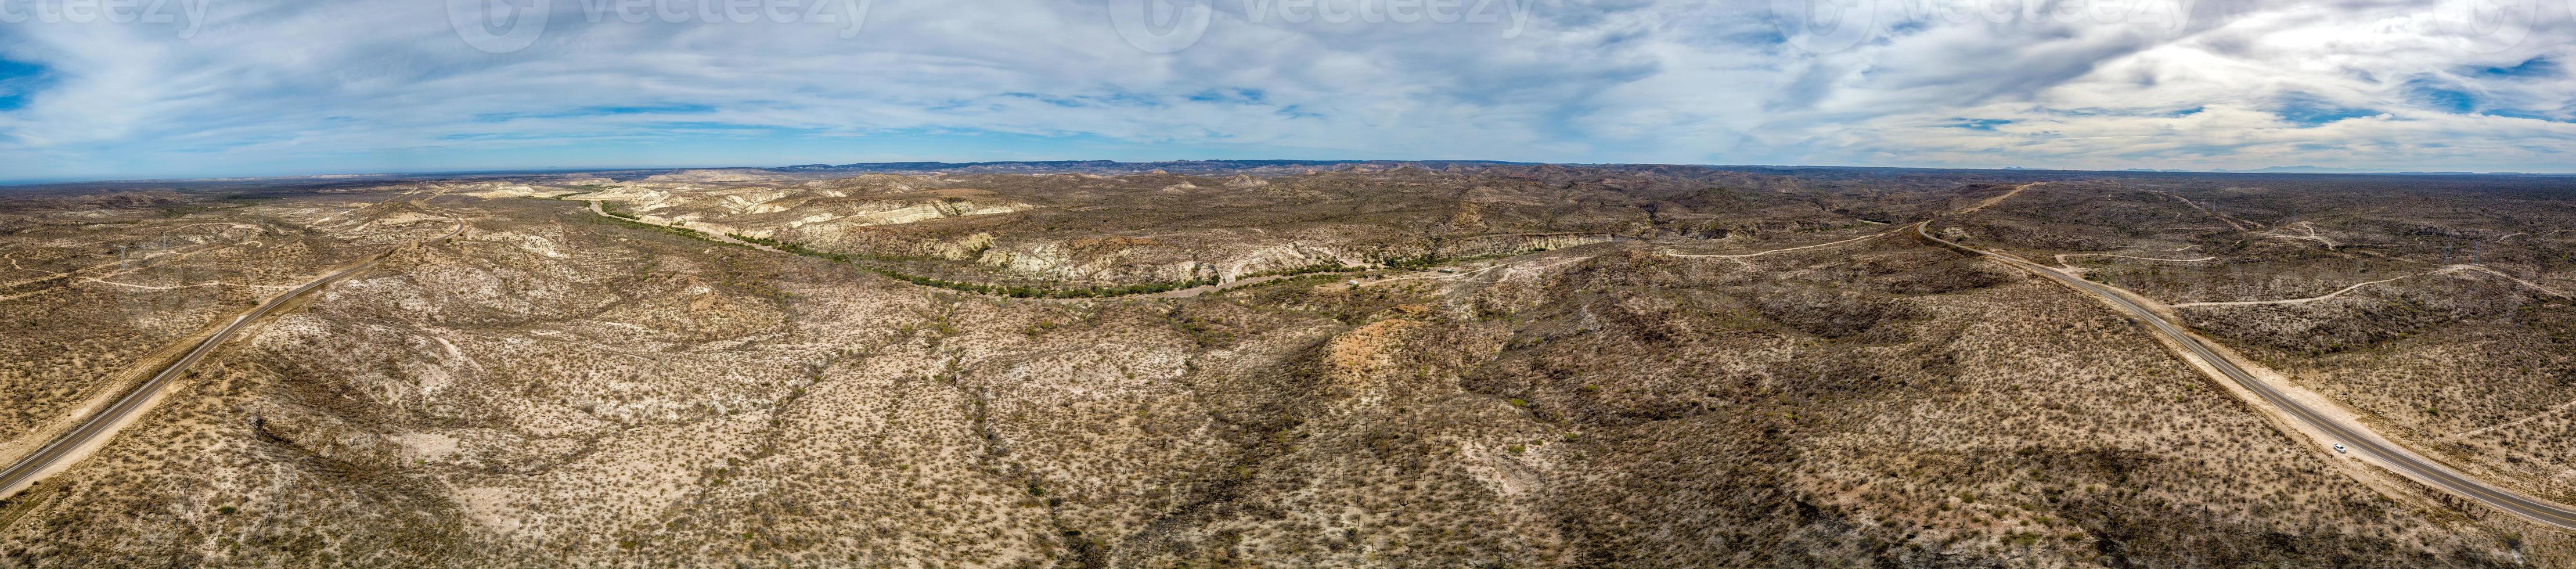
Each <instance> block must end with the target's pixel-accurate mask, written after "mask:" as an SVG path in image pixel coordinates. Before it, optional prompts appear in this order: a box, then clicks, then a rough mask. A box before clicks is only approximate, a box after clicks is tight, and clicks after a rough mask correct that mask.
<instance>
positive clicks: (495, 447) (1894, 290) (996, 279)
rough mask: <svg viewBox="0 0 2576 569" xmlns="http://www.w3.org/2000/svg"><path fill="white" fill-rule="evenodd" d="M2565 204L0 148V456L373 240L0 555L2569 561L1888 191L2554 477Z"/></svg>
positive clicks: (2565, 462)
mask: <svg viewBox="0 0 2576 569" xmlns="http://www.w3.org/2000/svg"><path fill="white" fill-rule="evenodd" d="M2571 189H2576V184H2571V182H2570V181H2569V180H2564V179H2550V178H2510V177H2437V176H2427V177H2366V176H2250V175H2248V176H2218V175H2180V174H2113V173H2082V172H2038V171H1926V170H1871V169H1764V168H1711V167H1677V166H1606V167H1571V166H1552V165H1514V164H1495V163H1430V164H1402V163H1285V162H1282V163H1237V164H1216V163H1179V164H1170V165H1154V166H1151V167H1136V166H1132V165H1116V164H1109V165H1102V164H1093V163H1080V164H1060V165H1025V164H1022V165H1008V164H980V165H936V164H908V165H852V166H844V167H824V166H816V167H796V168H783V169H741V170H709V171H676V172H671V171H664V172H600V173H583V174H570V175H561V174H547V175H528V176H501V177H483V178H472V179H425V180H375V181H368V182H364V183H334V184H314V183H287V182H278V183H274V184H269V185H257V184H250V185H243V184H227V185H220V186H215V185H207V186H191V185H186V184H176V185H164V186H154V187H125V186H119V187H78V188H59V189H49V190H46V191H42V192H36V191H29V192H27V193H23V194H12V193H8V192H10V190H6V189H0V258H5V259H7V260H8V261H9V263H10V264H7V265H0V270H6V271H9V272H8V273H6V274H0V278H5V279H7V281H6V283H4V284H6V285H7V287H6V288H0V318H5V319H6V320H5V324H0V337H5V338H7V340H8V341H7V342H5V343H0V409H5V411H0V441H5V442H0V445H5V446H0V461H5V460H15V459H16V457H18V456H20V455H22V454H25V453H27V452H29V450H31V449H33V448H34V447H36V446H37V445H41V444H43V443H44V442H45V441H46V440H49V437H51V436H53V433H57V432H61V431H64V430H66V429H69V428H70V426H71V425H73V424H76V423H78V422H79V421H80V419H81V418H82V417H83V416H84V415H85V414H87V413H89V412H92V411H93V409H94V408H95V407H98V403H97V402H99V401H104V400H108V399H112V398H114V397H115V396H118V395H121V394H122V391H123V390H124V389H128V388H130V387H131V385H132V384H133V383H134V382H135V381H136V380H137V378H140V377H143V376H146V375H149V374H150V373H152V372H154V371H158V369H159V366H161V365H163V364H166V363H167V362H168V361H169V360H171V359H173V358H174V357H175V354H176V353H178V352H180V351H183V349H184V347H186V346H187V345H188V343H187V340H188V338H190V337H191V336H192V335H199V334H204V333H207V332H208V331H211V330H214V329H216V328H217V327H218V326H220V325H222V324H223V323H225V322H228V321H229V320H230V319H232V318H233V317H234V316H235V315H237V314H240V313H241V312H242V311H243V310H244V309H247V308H249V307H250V306H251V305H253V304H256V303H257V302H258V301H260V300H263V299H265V298H267V297H269V296H270V295H273V294H276V293H278V292H280V291H284V290H287V289H290V288H292V287H294V286H296V285H299V284H302V283H303V282H305V281H307V280H310V279H312V278H315V277H316V276H318V275H321V274H324V273H326V272H327V271H329V270H331V269H332V268H334V267H337V266H343V265H345V264H347V263H351V262H353V261H356V260H359V259H363V258H368V257H369V256H371V255H377V254H380V253H381V254H383V255H384V256H383V257H382V258H383V261H382V262H381V263H380V264H378V265H376V266H374V267H372V268H370V269H368V270H366V271H363V272H360V273H358V274H355V275H353V276H350V277H349V278H348V279H347V280H344V281H340V282H337V283H335V284H331V285H329V286H328V287H326V288H322V289H320V290H319V291H317V292H315V293H312V294H310V295H308V296H307V297H304V298H303V299H302V300H299V301H297V302H295V303H293V304H292V305H290V306H288V307H286V308H284V309H281V310H280V311H278V312H276V313H272V314H271V315H269V316H267V317H266V318H264V319H261V320H260V321H258V322H256V323H254V324H253V325H252V326H251V327H250V328H249V329H248V331H247V332H245V333H244V335H242V336H239V337H236V338H233V339H232V340H231V341H230V342H227V343H225V344H224V345H223V346H222V347H221V348H220V349H217V350H215V351H213V353H212V355H210V356H208V357H207V358H206V359H205V360H204V361H202V362H200V363H197V364H196V365H194V366H193V367H192V368H191V370H192V371H191V373H189V374H188V375H186V376H184V377H183V378H182V379H181V380H179V381H177V382H174V383H172V384H171V385H169V386H167V387H165V388H164V390H163V392H162V394H161V399H159V400H158V401H157V402H156V403H154V404H153V405H152V406H151V407H149V408H148V410H146V411H144V412H141V413H140V414H139V415H137V416H136V417H135V418H134V419H132V421H131V422H130V423H128V424H124V425H123V426H122V428H121V429H120V430H117V431H116V432H115V433H114V436H113V438H111V439H107V441H108V442H106V443H105V444H103V445H101V446H99V447H98V448H97V449H96V450H95V451H94V452H86V453H82V454H80V455H78V458H77V460H76V461H69V462H68V464H69V466H68V467H65V468H62V469H60V471H59V472H58V473H56V474H53V475H51V476H49V477H46V478H44V479H42V480H41V481H40V482H37V483H35V484H33V485H32V486H29V487H27V488H26V489H24V490H22V491H17V492H15V493H14V494H12V495H10V496H7V497H6V498H5V499H0V566H5V567H71V566H83V567H86V566H140V565H179V566H365V567H383V566H403V567H486V566H489V567H519V566H528V567H536V566H567V565H569V566H796V567H810V566H868V567H879V566H883V567H1157V568H1160V567H1237V566H1259V567H1459V566H1476V567H1840V566H1876V567H2246V566H2255V567H2312V566H2334V567H2486V566H2495V567H2555V566H2568V565H2576V535H2571V534H2570V533H2568V532H2566V531H2564V530H2561V529H2556V528H2553V527H2551V526H2547V525H2544V524H2541V523H2535V522H2532V521H2529V520H2524V519H2521V518H2517V517H2514V516H2511V515H2507V514H2504V513H2501V512H2498V511H2496V510H2493V509H2490V508H2486V507H2484V506H2482V505H2480V504H2477V503H2473V502H2470V501H2467V500H2463V499H2460V498H2458V497H2456V496H2453V495H2451V494H2448V493H2444V492H2441V491H2439V490H2436V489H2432V488H2429V487H2425V486H2422V485H2417V484H2413V483H2411V482H2408V481H2407V480H2405V479H2403V478H2399V477H2394V476H2391V475H2388V474H2387V473H2385V472H2380V471H2375V470H2373V469H2372V468H2371V467H2369V466H2368V465H2367V464H2364V463H2360V462H2357V461H2353V460H2350V459H2349V458H2348V457H2341V456H2337V455H2335V454H2333V453H2332V451H2328V450H2324V449H2321V448H2318V447H2316V446H2315V445H2313V444H2311V443H2310V442H2308V441H2307V440H2306V439H2304V438H2301V437H2299V436H2298V435H2296V434H2294V433H2292V432H2288V431H2286V430H2285V429H2284V428H2283V427H2282V425H2281V424H2280V423H2279V421H2278V420H2276V419H2275V418H2274V415H2273V414H2272V412H2271V411H2268V410H2266V409H2264V408H2262V407H2259V406H2257V405H2254V404H2251V403H2248V402H2247V401H2246V400H2244V399H2242V398H2239V397H2237V396H2235V395H2232V394H2231V393H2230V392H2229V391H2228V389H2226V388H2225V387H2224V386H2222V385H2221V384H2219V383H2216V382H2214V381H2213V380H2212V379H2211V378H2210V377H2209V376H2207V375H2204V374H2203V373H2202V372H2200V371H2198V370H2196V369H2195V368H2194V367H2193V366H2192V365H2191V364H2189V363H2187V362H2186V361H2185V360H2182V359H2178V358H2177V357H2175V355H2174V352H2172V351H2171V350H2168V349H2167V348H2166V347H2165V346H2163V345H2160V344H2159V343H2158V340H2157V339H2156V338H2155V337H2153V336H2151V335H2149V334H2148V333H2147V332H2146V331H2145V329H2144V328H2142V327H2140V326H2139V325H2138V324H2137V323H2136V322H2135V321H2134V319H2131V318H2126V317H2123V316H2122V314H2121V313H2119V312H2116V311H2114V310H2113V309H2111V308H2110V307H2109V306H2108V305H2105V304H2103V303H2101V302H2098V301H2096V300H2095V299H2093V298H2091V297H2087V296H2085V295H2083V294H2080V293H2078V292H2077V291H2076V290H2074V289H2071V288H2069V287H2067V286H2061V285H2059V284H2056V283H2052V282H2050V281H2048V280H2046V279H2042V278H2038V277H2036V276H2034V275H2033V274H2032V273H2031V272H2028V271H2025V270H2023V269H2020V268H2017V267H2015V266H2012V265H2009V264H2006V263H2003V262H1999V261H1996V260H1992V259H1987V258H1982V257H1977V256H1971V255H1965V254H1961V253H1959V252H1957V251H1956V250H1953V249H1949V248H1944V247H1941V246H1936V245H1934V244H1932V243H1929V242H1927V241H1925V240H1923V239H1920V238H1918V237H1917V236H1916V234H1915V233H1914V231H1913V227H1914V226H1913V225H1912V224H1914V223H1917V222H1929V223H1928V225H1925V226H1924V227H1926V230H1927V231H1930V232H1937V234H1940V235H1946V236H1949V237H1950V238H1953V239H1955V240H1959V241H1961V242H1963V243H1967V244H1970V245H1972V246H1976V247H1986V248H1993V249H1996V250H1999V251H2004V252H2008V253H2011V254H2014V255H2017V256H2020V257H2023V258H2027V259H2031V260H2034V261H2044V262H2050V263H2056V264H2061V265H2062V266H2063V267H2064V268H2066V269H2069V270H2076V271H2080V272H2081V273H2082V274H2083V275H2084V276H2085V278H2088V279H2091V280H2094V281H2097V282H2103V283H2110V284H2114V285H2118V286H2120V287H2122V288H2124V289H2126V290H2129V291H2133V292H2135V293H2137V294H2138V295H2140V296H2142V297H2145V298H2147V299H2149V300H2151V301H2154V302H2157V303H2159V306H2158V308H2160V309H2165V310H2170V311H2171V312H2172V314H2174V315H2175V317H2176V318H2177V319H2178V320H2179V321H2181V322H2184V323H2186V324H2188V325H2189V326H2190V327H2192V328H2193V329H2194V330H2196V331H2197V332H2199V333H2201V334H2203V335H2205V336H2207V337H2209V338H2211V339H2212V340H2213V341H2216V342H2219V343H2222V344H2223V345H2225V346H2228V347H2230V348H2232V349H2233V350H2236V351H2238V352H2241V353H2243V354H2244V355H2245V356H2246V357H2247V358H2249V359H2251V360H2254V361H2256V362H2259V363H2261V364H2263V365H2266V366H2270V367H2271V368H2273V369H2277V370H2280V371H2281V372H2282V373H2284V374H2285V375H2287V376H2289V380H2290V381H2294V382H2296V383H2297V384H2298V385H2300V386H2303V387H2306V388H2308V389H2312V390H2314V391H2315V392H2317V393H2319V394H2322V395H2324V396H2327V397H2331V398H2334V399H2335V400H2337V401H2340V402H2342V403H2343V404H2344V405H2347V406H2349V407H2351V408H2352V410H2353V411H2354V412H2356V413H2358V414H2360V415H2361V416H2362V419H2363V420H2364V421H2367V422H2369V423H2370V424H2372V425H2375V426H2378V427H2379V428H2380V431H2381V433H2382V434H2385V435H2388V436H2389V437H2390V438H2391V439H2393V440H2396V441H2398V442H2400V443H2403V444H2405V445H2407V447H2408V448H2412V449H2416V450H2417V451H2418V452H2422V453H2425V454H2427V455H2429V456H2431V457H2433V458H2436V459H2438V460H2441V461H2442V462H2443V463H2444V464H2447V465H2450V466H2452V467H2454V468H2458V469H2460V470H2462V471H2463V472H2469V473H2473V474H2476V475H2478V476H2481V477H2492V478H2493V479H2494V480H2496V481H2498V482H2500V483H2503V484H2509V485H2511V486H2512V487H2513V488H2516V489H2518V490H2522V491H2526V492H2528V493H2530V494H2532V495H2535V496H2541V497H2545V498H2549V499H2555V500H2560V501H2562V502H2576V470H2571V468H2570V467H2571V465H2576V455H2571V454H2570V453H2571V451H2570V450H2569V449H2570V448H2576V447H2571V446H2570V444H2571V442H2576V441H2571V435H2570V433H2571V432H2576V431H2571V428H2576V408H2572V407H2576V384H2571V383H2570V382H2571V381H2576V380H2571V378H2576V356H2570V355H2569V354H2571V353H2576V350H2570V349H2569V348H2570V347H2571V346H2570V345H2569V344H2571V343H2576V305H2572V304H2571V300H2570V299H2569V298H2568V297H2567V296H2566V293H2569V292H2576V290H2571V289H2576V192H2571ZM459 227H461V228H462V230H461V232H460V233H456V234H455V236H454V237H453V238H449V239H446V240H444V241H437V240H435V239H433V238H435V237H439V236H441V235H442V234H446V233H448V232H450V231H451V230H455V229H457V228H459ZM2383 280H2385V282H2375V283H2374V282H2372V281H2383ZM2358 283H2371V284H2361V285H2360V286H2358V287H2354V288H2349V289H2347V287H2352V285H2355V284H2358ZM174 346H177V347H176V348H174Z"/></svg>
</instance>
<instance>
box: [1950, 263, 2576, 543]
mask: <svg viewBox="0 0 2576 569" xmlns="http://www.w3.org/2000/svg"><path fill="white" fill-rule="evenodd" d="M1930 225H1931V222H1928V221H1927V222H1922V223H1917V224H1915V226H1914V232H1915V234H1916V235H1920V236H1922V237H1923V238H1924V239H1927V240H1931V241H1933V242H1935V243H1940V244H1942V245H1947V246H1950V247H1952V248H1956V249H1959V250H1962V251H1968V252H1972V253H1976V254H1979V255H1984V256H1987V257H1991V258H1994V259H1997V260H2001V261H2003V262H2006V263H2011V264H2012V265H2014V266H2018V267H2021V268H2023V269H2027V270H2030V271H2031V272H2035V273H2039V274H2040V275H2043V276H2047V277H2048V278H2051V279H2056V280H2057V281H2058V282H2061V283H2065V284H2066V285H2068V286H2072V287H2075V288H2076V289H2077V290H2082V291H2084V292H2087V293H2091V294H2093V295H2095V296H2100V297H2102V298H2104V299H2109V300H2110V301H2111V303H2112V304H2115V305H2119V307H2120V309H2121V310H2125V311H2128V313H2129V314H2130V315H2132V316H2135V317H2137V319H2138V320H2140V321H2143V322H2146V323H2147V325H2148V327H2149V328H2152V329H2154V330H2155V332H2156V333H2157V334H2161V335H2163V336H2165V337H2166V338H2170V339H2172V340H2173V341H2174V343H2176V344H2180V345H2182V347H2183V349H2184V350H2186V351H2189V352H2191V355H2192V357H2195V358H2199V359H2200V360H2201V361H2203V362H2207V363H2208V364H2209V366H2210V367H2211V368H2215V369H2217V370H2218V371H2219V373H2222V374H2225V375H2226V376H2227V378H2228V379H2229V380H2233V381H2235V382H2236V384H2237V385H2241V386H2244V387H2245V389H2246V390H2247V391H2252V392H2254V393H2255V394H2256V395H2259V396H2261V397H2262V398H2263V400H2264V401H2266V402H2269V403H2271V404H2272V406H2273V407H2275V408H2278V409H2280V410H2281V411H2282V412H2284V413H2286V414H2288V415H2289V416H2290V417H2291V419H2292V420H2296V421H2298V422H2300V423H2303V424H2306V425H2307V426H2309V427H2310V428H2313V429H2316V431H2317V432H2320V433H2325V435H2326V436H2327V437H2330V438H2332V439H2334V441H2333V442H2335V443H2341V444H2343V445H2345V446H2346V447H2349V448H2351V449H2352V451H2353V452H2359V453H2363V454H2365V455H2368V456H2371V457H2373V458H2377V459H2379V463H2380V464H2382V465H2385V466H2387V467H2388V468H2389V469H2390V470H2394V471H2396V472H2397V473H2398V474H2403V475H2405V476H2406V477H2407V478H2413V479H2415V481H2417V482H2422V483H2424V484H2427V485H2431V486H2434V487H2437V488H2441V489H2444V490H2448V491H2450V492H2451V493H2453V494H2458V495H2460V496H2461V497H2465V498H2468V499H2471V500H2476V501H2478V502H2480V503H2483V504H2486V505H2488V506H2493V507H2495V508H2496V509H2499V510H2504V511H2506V512H2510V513H2513V514H2515V515H2519V516H2522V517H2524V518H2529V519H2531V520H2532V521H2537V522H2540V523H2543V524H2547V525H2551V526H2555V527H2558V528H2560V529H2569V530H2576V509H2570V508H2568V507H2566V506H2561V505H2558V504H2553V503H2549V502H2543V501H2540V500H2535V499H2532V498H2529V497H2525V496H2523V495H2521V494H2516V493H2514V492H2512V491H2510V490H2505V489H2503V488H2498V487H2495V486H2493V485H2489V484H2487V483H2484V482H2479V481H2477V480H2473V479H2470V478H2469V477H2468V476H2466V475H2462V474H2460V473H2459V472H2458V471H2455V470H2451V469H2450V468H2449V467H2445V466H2442V465H2441V464H2438V463H2435V462H2433V461H2432V460H2430V459H2426V458H2424V457H2421V456H2417V455H2416V454H2415V453H2413V452H2409V451H2407V450H2406V449H2404V448H2399V447H2398V446H2397V445H2395V444H2393V443H2389V442H2387V441H2386V440H2384V439H2381V438H2380V437H2379V436H2378V435H2377V434H2376V433H2373V432H2371V431H2370V429H2369V428H2368V427H2363V426H2360V425H2356V424H2347V423H2345V422H2343V421H2338V420H2335V419H2334V418H2332V417H2329V416H2327V415H2325V414H2323V413H2319V412H2317V411H2316V410H2315V409H2311V408H2309V407H2308V406H2307V405H2305V404H2302V403H2300V402H2299V401H2298V400H2296V399H2292V398H2290V397H2289V396H2288V395H2284V394H2282V393H2281V392H2280V390H2278V389H2275V388H2273V386H2272V384H2271V383H2270V382H2266V381H2263V380H2261V379H2257V378H2255V377H2254V375H2253V374H2250V373H2246V372H2245V370H2244V369H2243V368H2239V367H2236V364H2235V363H2233V362H2230V361H2228V360H2227V358H2222V357H2219V356H2218V354H2217V353H2216V352H2214V351H2212V350H2210V348H2209V346H2208V345H2206V344H2202V343H2201V342H2200V340H2199V339H2197V338H2193V337H2192V336H2191V335H2190V334H2187V333H2184V332H2183V330H2182V328H2181V327H2178V326H2175V325H2174V324H2173V323H2172V322H2169V321H2166V320H2165V319H2164V317H2163V316H2159V315H2157V314H2156V313H2155V311H2152V310H2148V309H2147V307H2145V306H2142V305H2139V304H2138V303H2137V302H2136V301H2133V300H2130V299H2129V297H2127V296H2124V295H2121V294H2120V293H2119V292H2118V291H2116V290H2113V289H2111V288H2110V287H2107V286H2103V285H2101V284H2097V283H2094V282H2092V281H2087V280H2084V279H2080V278H2076V277H2074V276H2071V275H2068V274H2066V273H2063V272H2059V271H2058V270H2056V269H2051V268H2048V267H2047V266H2044V265H2040V264H2038V263H2033V262H2030V261H2026V260H2022V259H2020V258H2017V257H2013V256H2011V255H2005V254H2001V253H1996V252H1993V251H1987V250H1984V249H1977V248H1973V247H1968V246H1965V245H1960V244H1957V243H1952V242H1950V241H1948V240H1944V239H1941V238H1939V237H1933V236H1932V233H1931V232H1930V231H1928V230H1927V227H1928V226H1930Z"/></svg>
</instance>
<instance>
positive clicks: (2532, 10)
mask: <svg viewBox="0 0 2576 569" xmlns="http://www.w3.org/2000/svg"><path fill="white" fill-rule="evenodd" d="M2439 17H2440V23H2441V30H2442V37H2444V38H2447V39H2449V40H2451V44H2452V45H2456V46H2459V48H2460V49H2463V50H2468V51H2469V52H2470V53H2479V54H2488V53H2498V52H2502V51H2505V50H2508V49H2513V48H2515V47H2517V46H2520V45H2522V40H2524V39H2526V38H2529V37H2531V27H2532V25H2533V24H2534V23H2536V22H2537V21H2538V20H2539V19H2540V1H2539V0H2451V1H2450V2H2444V3H2443V4H2442V13H2441V15H2440V16H2439Z"/></svg>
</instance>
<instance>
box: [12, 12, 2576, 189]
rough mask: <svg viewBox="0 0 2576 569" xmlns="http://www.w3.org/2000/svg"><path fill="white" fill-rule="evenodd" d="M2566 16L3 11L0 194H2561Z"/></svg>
mask: <svg viewBox="0 0 2576 569" xmlns="http://www.w3.org/2000/svg"><path fill="white" fill-rule="evenodd" d="M2571 1H2576V0H2266V1H2260V2H2248V1H2246V0H2061V1H2057V2H2048V1H2047V0H2028V1H2023V0H1812V1H1810V0H1759V1H1730V2H1715V3H1713V2H1699V1H1664V0H1599V1H1594V0H1320V1H1318V0H1180V1H1179V2H1167V0H1108V1H1101V0H1080V1H1074V0H1052V1H1050V0H1031V1H1014V2H976V1H952V2H929V1H922V0H494V1H488V2H487V1H485V0H384V1H371V0H333V1H320V0H295V1H270V0H118V1H117V2H114V3H113V4H114V5H112V6H111V5H108V4H109V3H107V2H102V1H100V0H0V180H8V179H18V180H25V179H43V178H58V179H98V178H148V177H203V176H249V175H285V174H313V173H351V172H406V171H452V170H477V169H518V168H591V167H627V166H721V165H786V164H805V163H847V162H862V161H896V160H945V161H969V160H1021V159H1092V158H1106V159H1121V160H1166V159H1208V158H1303V159H1343V158H1386V159H1496V160H1519V161H1545V162H1660V163H1696V164H1832V165H1884V166H1943V167H2001V166H2024V167H2046V168H2186V169H2250V168H2262V167H2268V166H2281V165H2318V166H2329V167H2351V168H2364V169H2387V170H2476V171H2554V172H2567V171H2576V78H2571V77H2570V71H2571V66H2576V19H2571V17H2570V15H2569V10H2570V3H2571ZM129 3H130V4H131V5H127V4H129Z"/></svg>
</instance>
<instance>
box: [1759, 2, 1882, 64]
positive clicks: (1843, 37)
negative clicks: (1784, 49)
mask: <svg viewBox="0 0 2576 569" xmlns="http://www.w3.org/2000/svg"><path fill="white" fill-rule="evenodd" d="M1771 24H1772V26H1774V27H1777V28H1779V29H1780V36H1781V39H1782V41H1784V42H1786V43H1788V44H1789V45H1790V46H1792V47H1796V48H1798V49H1803V50H1807V51H1811V52H1815V53H1833V52H1837V51H1842V50H1846V49H1851V48H1852V47H1853V46H1858V45H1860V42H1863V41H1868V40H1869V37H1870V35H1871V34H1872V33H1874V32H1876V31H1878V30H1877V25H1878V0H1771Z"/></svg>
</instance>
